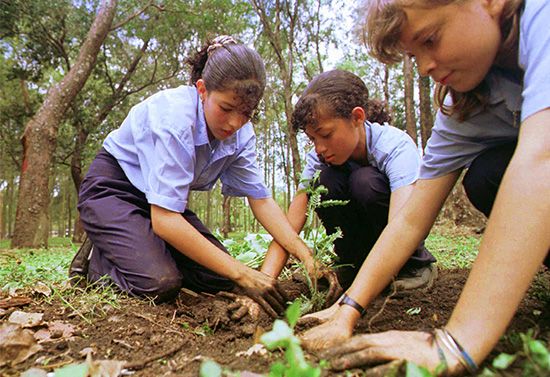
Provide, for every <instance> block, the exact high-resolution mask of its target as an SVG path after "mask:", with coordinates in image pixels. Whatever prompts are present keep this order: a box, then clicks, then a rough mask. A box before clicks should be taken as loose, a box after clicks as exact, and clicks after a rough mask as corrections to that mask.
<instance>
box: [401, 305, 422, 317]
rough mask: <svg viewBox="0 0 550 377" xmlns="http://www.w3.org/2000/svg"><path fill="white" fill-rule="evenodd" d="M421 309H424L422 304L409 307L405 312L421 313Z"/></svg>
mask: <svg viewBox="0 0 550 377" xmlns="http://www.w3.org/2000/svg"><path fill="white" fill-rule="evenodd" d="M421 311H422V308H421V307H420V306H417V307H414V308H409V309H407V310H406V311H405V313H407V314H408V315H417V314H420V312H421Z"/></svg>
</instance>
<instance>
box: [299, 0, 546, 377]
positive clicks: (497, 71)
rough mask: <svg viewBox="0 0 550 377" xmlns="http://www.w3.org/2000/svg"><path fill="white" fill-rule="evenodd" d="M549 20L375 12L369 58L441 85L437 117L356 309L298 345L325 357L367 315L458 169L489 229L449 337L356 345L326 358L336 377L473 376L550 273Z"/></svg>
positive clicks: (491, 2) (374, 7) (356, 290)
mask: <svg viewBox="0 0 550 377" xmlns="http://www.w3.org/2000/svg"><path fill="white" fill-rule="evenodd" d="M548 19H550V2H548V1H530V0H527V1H525V3H523V2H522V1H518V0H461V1H452V0H440V1H427V0H371V1H370V4H369V8H368V39H369V45H370V47H371V50H372V52H373V54H374V55H375V56H377V57H378V58H379V59H380V60H381V61H384V62H388V63H389V62H395V61H398V60H399V59H400V57H401V56H402V54H403V53H406V54H409V55H411V56H414V57H415V59H416V63H417V65H418V70H419V72H420V74H422V75H429V76H431V77H432V78H433V79H434V80H435V81H437V82H438V83H439V88H438V90H437V91H436V100H437V101H438V103H439V104H440V108H439V111H438V114H437V118H436V123H435V126H434V129H433V130H432V137H431V138H430V140H429V141H428V145H427V148H426V151H425V155H424V158H423V161H422V166H421V170H420V177H419V180H418V182H417V183H416V185H415V187H414V189H413V192H412V194H411V196H410V197H409V199H408V201H407V203H406V204H405V205H404V207H403V208H402V209H401V210H400V212H399V214H398V215H397V216H396V217H395V218H393V219H392V221H391V222H390V223H389V224H388V226H387V227H386V229H385V230H384V232H383V233H382V235H381V236H380V238H379V239H378V241H377V243H376V244H375V246H374V247H373V249H372V251H371V252H370V254H369V256H368V257H367V259H366V261H365V263H364V264H363V266H362V267H361V270H360V271H359V274H358V275H357V278H356V279H355V281H354V282H353V284H352V285H351V287H350V288H349V289H348V291H347V296H348V302H352V303H354V304H353V306H350V305H341V306H338V305H333V306H332V307H331V308H329V309H327V310H326V311H325V313H323V314H322V316H323V317H324V318H327V317H328V321H327V322H326V323H324V324H322V325H320V326H318V327H316V328H313V329H311V330H309V331H308V332H306V333H305V334H304V339H305V341H306V345H308V346H309V347H311V348H324V347H329V346H332V345H336V344H339V343H340V344H341V343H342V342H343V341H344V340H345V339H347V338H349V337H350V336H351V334H352V331H353V327H354V325H355V323H356V322H357V320H358V319H359V317H360V314H361V313H360V312H361V310H362V308H364V307H365V306H366V305H368V304H369V303H370V302H371V301H372V300H373V299H374V298H375V297H376V296H377V295H378V294H379V293H380V292H381V291H382V289H383V288H384V287H385V286H386V285H387V284H388V283H389V282H390V281H391V280H392V278H393V276H395V275H396V274H397V272H398V271H399V269H400V268H401V266H403V264H404V263H405V262H406V261H407V260H408V259H409V257H410V255H411V254H412V253H413V252H414V250H415V248H416V247H417V245H418V243H419V241H420V240H422V239H423V238H424V237H425V236H426V234H428V232H429V231H430V228H431V227H432V225H433V223H434V221H435V218H436V216H437V214H438V212H439V210H440V209H441V207H442V205H443V202H444V201H445V198H446V197H447V196H448V194H449V192H450V191H451V189H452V188H453V186H454V185H455V183H456V181H457V179H458V177H459V176H460V173H461V170H462V169H463V168H464V167H469V169H468V171H467V173H466V175H465V178H464V181H463V184H464V187H465V189H466V193H467V195H468V197H469V198H470V200H471V201H472V203H473V204H474V205H475V206H476V207H477V208H478V209H479V210H480V211H482V212H483V213H485V215H486V216H488V217H489V220H488V224H487V228H486V231H485V235H484V237H483V240H482V243H481V246H480V250H479V256H478V257H477V259H476V261H475V263H474V265H473V268H472V271H471V273H470V276H469V278H468V281H467V283H466V286H465V287H464V290H463V292H462V295H461V297H460V299H459V301H458V303H457V305H456V307H455V309H454V311H453V313H452V316H451V318H450V320H449V322H448V323H447V325H446V326H445V327H444V328H442V329H436V330H433V331H431V332H415V331H412V332H405V331H391V332H385V333H380V334H370V335H358V336H356V337H354V338H353V339H352V340H351V341H349V342H345V345H344V346H342V347H337V348H334V349H332V350H329V352H328V353H327V355H326V356H328V357H333V363H332V365H333V367H335V368H341V369H344V368H349V367H352V366H357V365H362V364H368V363H376V362H381V361H387V360H393V359H408V360H411V361H413V362H415V363H417V364H420V365H423V366H426V367H428V368H429V369H431V370H432V371H433V370H435V369H436V367H437V366H438V365H440V364H442V365H444V366H445V367H446V368H447V372H448V373H449V374H454V373H461V372H462V371H464V370H468V371H469V372H471V373H474V372H475V370H476V369H477V365H479V363H480V362H481V361H482V360H483V359H484V358H485V357H486V356H487V354H488V353H489V352H490V351H491V349H492V348H493V347H494V346H495V344H496V343H497V341H498V340H499V338H500V337H501V336H502V334H503V333H504V331H505V329H506V327H507V325H508V323H509V322H510V320H511V318H512V316H513V315H514V313H515V311H516V309H517V307H518V305H519V303H520V301H521V299H522V297H523V295H524V294H525V292H526V290H527V288H528V287H529V284H530V282H531V280H532V279H533V277H534V275H535V274H536V273H537V271H538V270H539V268H540V266H541V264H542V263H543V261H544V262H545V264H546V265H548V264H549V262H550V260H549V259H550V258H548V250H549V247H550V232H549V231H548V230H549V229H550V148H549V147H548V146H549V145H550V75H549V74H548V72H550V49H549V48H548V46H550V28H549V27H548ZM497 191H498V194H497ZM489 215H490V216H489ZM545 257H546V260H545ZM344 304H345V302H344ZM356 309H359V310H356Z"/></svg>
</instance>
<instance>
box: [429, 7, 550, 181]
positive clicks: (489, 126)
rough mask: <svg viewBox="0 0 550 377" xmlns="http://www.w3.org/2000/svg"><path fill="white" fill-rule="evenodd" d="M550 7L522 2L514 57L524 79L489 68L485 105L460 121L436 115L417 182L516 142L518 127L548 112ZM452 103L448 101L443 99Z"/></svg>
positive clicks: (467, 163) (448, 100)
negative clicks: (503, 145)
mask: <svg viewBox="0 0 550 377" xmlns="http://www.w3.org/2000/svg"><path fill="white" fill-rule="evenodd" d="M548 20H550V2H549V1H546V0H527V1H526V2H525V8H524V11H523V14H522V16H521V18H520V32H519V56H518V61H519V65H520V67H521V68H522V69H523V71H524V76H523V80H521V79H517V78H514V77H512V76H511V75H510V74H508V73H507V72H505V71H503V70H500V69H498V68H493V69H491V71H490V72H489V73H488V74H487V77H486V78H485V80H486V81H487V83H488V85H489V90H490V96H489V103H488V105H487V107H486V109H485V110H481V109H480V110H478V111H475V112H474V113H473V114H472V115H471V116H470V117H469V118H468V119H466V120H465V121H463V122H460V121H458V120H457V119H456V118H455V117H448V116H446V115H443V114H442V113H441V111H438V113H437V115H436V120H435V125H434V128H433V129H432V136H431V138H430V140H428V144H427V146H426V150H425V154H424V158H423V159H422V166H421V169H420V179H430V178H437V177H440V176H443V175H446V174H449V173H451V172H453V171H455V170H458V169H461V168H464V167H469V166H470V164H471V163H472V161H473V160H474V159H475V158H476V157H477V156H479V154H481V153H482V152H483V151H485V150H486V149H488V148H491V147H495V146H498V145H502V144H504V143H507V142H513V141H515V140H517V137H518V134H519V127H520V125H521V122H522V121H523V120H525V119H527V118H528V117H529V116H531V115H533V114H535V113H537V112H539V111H541V110H544V109H546V108H548V107H550V27H549V25H548ZM445 103H446V104H448V105H449V104H451V103H452V100H451V98H450V96H448V97H447V98H446V99H445Z"/></svg>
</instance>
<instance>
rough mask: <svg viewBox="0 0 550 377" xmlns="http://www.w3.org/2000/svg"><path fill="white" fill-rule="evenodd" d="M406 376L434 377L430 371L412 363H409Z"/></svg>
mask: <svg viewBox="0 0 550 377" xmlns="http://www.w3.org/2000/svg"><path fill="white" fill-rule="evenodd" d="M405 375H406V376H407V377H434V375H433V374H431V373H430V371H429V370H428V369H426V368H424V367H421V366H418V365H416V364H415V363H412V362H410V361H409V362H407V370H406V374H405Z"/></svg>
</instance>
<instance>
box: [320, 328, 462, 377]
mask: <svg viewBox="0 0 550 377" xmlns="http://www.w3.org/2000/svg"><path fill="white" fill-rule="evenodd" d="M341 344H342V345H341V346H337V347H332V348H330V349H328V350H326V351H324V352H323V353H321V357H323V358H325V359H327V360H329V362H330V365H331V368H332V369H333V370H345V369H349V368H355V367H359V366H362V365H368V364H380V363H383V362H389V361H392V360H409V361H412V362H414V363H415V364H417V365H419V366H424V367H426V368H428V369H429V370H430V371H432V372H433V371H435V369H436V368H437V367H438V365H439V364H440V359H439V355H438V352H437V345H436V343H435V341H434V337H433V335H432V334H430V333H427V332H420V331H387V332H383V333H377V334H363V335H356V336H354V337H352V338H351V339H350V340H348V341H347V342H345V343H341ZM445 355H446V359H447V365H448V370H447V373H448V374H450V375H453V374H456V373H458V372H459V371H460V369H461V367H460V364H459V362H458V360H456V359H454V358H452V357H450V356H449V355H448V354H445Z"/></svg>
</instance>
